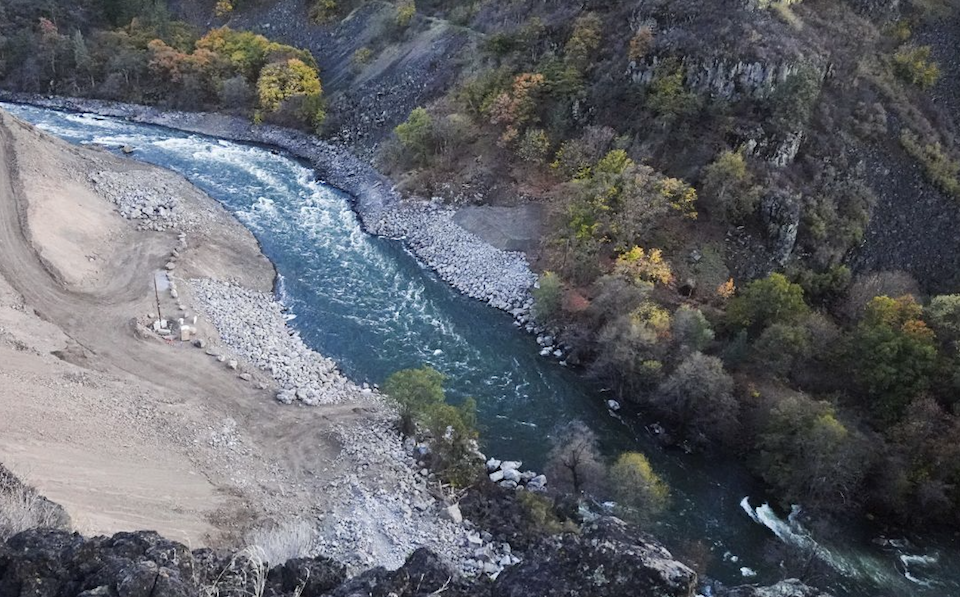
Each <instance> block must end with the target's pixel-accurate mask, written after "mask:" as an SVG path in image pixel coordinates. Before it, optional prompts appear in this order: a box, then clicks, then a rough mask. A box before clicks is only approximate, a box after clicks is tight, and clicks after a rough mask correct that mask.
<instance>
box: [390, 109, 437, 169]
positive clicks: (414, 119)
mask: <svg viewBox="0 0 960 597" xmlns="http://www.w3.org/2000/svg"><path fill="white" fill-rule="evenodd" d="M394 132H395V133H396V135H397V139H399V140H400V144H401V145H402V146H403V148H404V149H406V150H407V151H408V152H409V154H410V157H411V158H412V159H413V161H415V162H416V163H420V164H423V163H426V162H427V161H428V159H429V157H430V156H431V155H433V153H434V150H435V143H434V134H433V133H434V123H433V117H432V116H431V115H430V113H429V112H427V110H426V108H422V107H420V108H414V110H413V111H412V112H410V116H408V117H407V120H406V121H405V122H403V123H401V124H399V125H397V128H395V129H394Z"/></svg>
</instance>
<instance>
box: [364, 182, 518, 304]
mask: <svg viewBox="0 0 960 597" xmlns="http://www.w3.org/2000/svg"><path fill="white" fill-rule="evenodd" d="M454 213H455V211H454V210H452V209H449V208H445V207H441V206H439V205H437V204H436V203H434V202H427V201H419V202H417V201H407V202H404V203H401V204H393V205H391V206H389V207H387V208H386V209H384V210H383V212H382V213H381V217H380V220H379V221H378V222H377V223H376V224H375V225H374V226H373V227H372V228H371V232H373V233H375V234H380V235H383V236H389V237H393V238H403V239H404V240H405V241H406V243H407V245H408V246H409V247H410V248H411V250H413V252H414V253H415V254H416V255H417V257H419V258H420V260H421V261H423V262H424V263H425V264H426V265H427V266H428V267H430V268H431V269H433V270H434V271H436V272H437V274H439V276H440V277H441V278H442V279H443V280H444V281H446V282H447V283H449V284H450V285H451V286H453V287H454V288H456V289H457V290H459V291H460V292H462V293H463V294H465V295H467V296H469V297H471V298H475V299H479V300H482V301H485V302H486V303H488V304H489V305H491V306H492V307H495V308H497V309H502V310H504V311H511V312H512V311H515V310H518V309H519V310H522V311H524V312H525V311H527V310H529V309H530V307H531V306H532V305H533V299H532V297H531V296H530V288H531V287H532V286H533V284H534V282H536V279H537V278H536V276H535V275H534V274H533V272H531V271H530V266H529V265H528V264H527V261H526V259H525V258H524V256H523V254H522V253H516V252H509V251H501V250H500V249H497V248H495V247H493V246H491V245H489V244H488V243H485V242H484V241H483V240H481V239H480V238H478V237H477V236H475V235H474V234H472V233H470V232H467V231H466V230H464V229H463V228H462V227H460V225H459V224H457V223H456V222H455V221H454V220H453V216H454Z"/></svg>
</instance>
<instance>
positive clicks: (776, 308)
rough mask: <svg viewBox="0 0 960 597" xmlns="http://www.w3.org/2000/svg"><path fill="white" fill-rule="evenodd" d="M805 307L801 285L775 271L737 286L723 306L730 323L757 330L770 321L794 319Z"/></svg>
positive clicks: (799, 316)
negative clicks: (734, 293)
mask: <svg viewBox="0 0 960 597" xmlns="http://www.w3.org/2000/svg"><path fill="white" fill-rule="evenodd" d="M809 311H810V309H809V307H807V304H806V303H805V302H804V300H803V288H801V287H800V285H799V284H794V283H792V282H790V281H789V280H787V278H786V276H784V275H783V274H779V273H775V274H770V275H769V276H767V277H766V278H761V279H759V280H754V281H752V282H750V283H749V284H747V285H746V286H745V287H744V288H743V289H741V291H740V293H739V294H737V296H735V297H734V298H733V299H732V300H731V301H730V304H729V305H728V306H727V320H728V321H729V322H730V323H731V324H733V325H734V326H737V327H741V328H748V329H750V330H752V331H753V332H759V331H761V330H763V329H764V328H766V327H767V326H768V325H770V324H773V323H790V322H793V321H796V320H798V319H800V318H801V317H803V316H804V315H806V314H807V313H808V312H809Z"/></svg>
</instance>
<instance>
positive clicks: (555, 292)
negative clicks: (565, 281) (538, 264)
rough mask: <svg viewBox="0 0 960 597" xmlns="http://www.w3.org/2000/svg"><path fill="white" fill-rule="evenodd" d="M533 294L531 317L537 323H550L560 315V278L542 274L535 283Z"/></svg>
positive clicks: (555, 275) (545, 273) (561, 294)
mask: <svg viewBox="0 0 960 597" xmlns="http://www.w3.org/2000/svg"><path fill="white" fill-rule="evenodd" d="M532 294H533V301H534V302H533V316H534V317H535V318H536V319H537V321H544V322H546V321H551V320H553V319H555V318H556V317H557V316H559V315H560V308H561V305H562V302H563V287H562V285H561V281H560V276H558V275H557V274H555V273H553V272H544V273H543V275H542V276H540V279H539V280H538V281H537V285H536V287H534V289H533V290H532Z"/></svg>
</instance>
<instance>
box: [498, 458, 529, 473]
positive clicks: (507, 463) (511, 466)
mask: <svg viewBox="0 0 960 597" xmlns="http://www.w3.org/2000/svg"><path fill="white" fill-rule="evenodd" d="M521 465H523V463H522V462H520V461H519V460H504V461H503V462H501V463H500V470H503V471H509V470H515V469H518V468H520V466H521Z"/></svg>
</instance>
